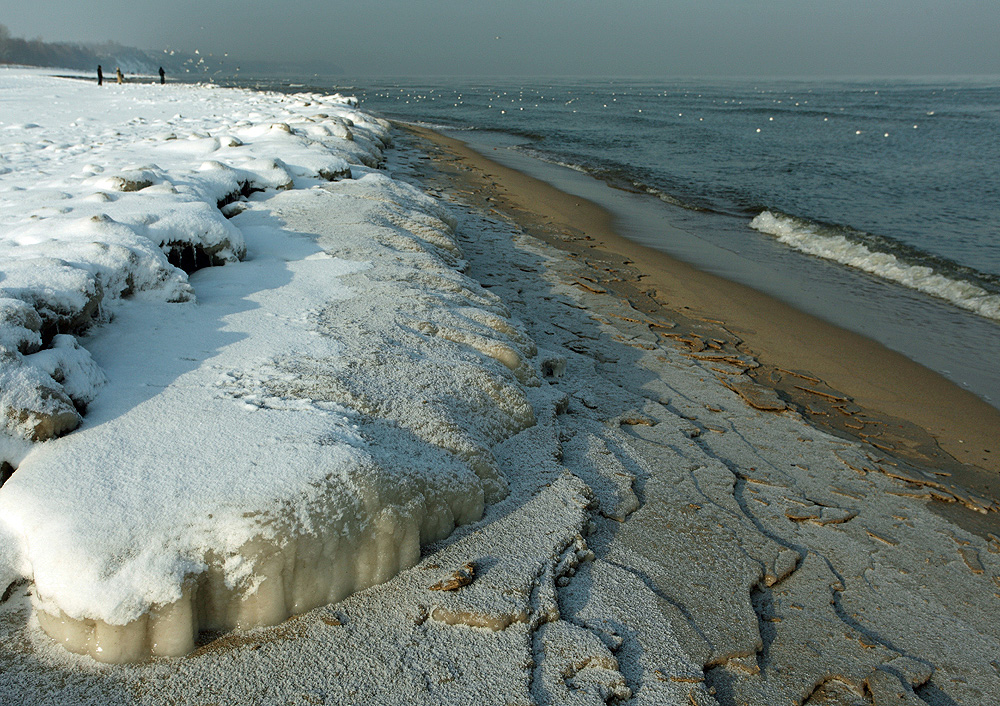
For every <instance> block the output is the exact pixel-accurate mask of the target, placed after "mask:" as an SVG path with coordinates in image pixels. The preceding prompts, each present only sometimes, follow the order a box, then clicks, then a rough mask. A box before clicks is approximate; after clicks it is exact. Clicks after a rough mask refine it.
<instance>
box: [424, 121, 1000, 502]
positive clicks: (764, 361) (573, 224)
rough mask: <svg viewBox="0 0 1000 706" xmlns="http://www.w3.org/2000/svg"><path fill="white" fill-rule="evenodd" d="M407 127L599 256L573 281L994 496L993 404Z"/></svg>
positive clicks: (550, 237)
mask: <svg viewBox="0 0 1000 706" xmlns="http://www.w3.org/2000/svg"><path fill="white" fill-rule="evenodd" d="M405 127H406V128H407V129H409V130H411V131H412V132H413V133H415V134H416V135H418V136H420V137H421V138H424V139H425V140H428V141H429V142H430V143H432V144H433V145H435V146H436V150H438V152H437V154H436V155H435V156H436V159H437V162H438V167H439V168H440V169H442V170H443V171H444V172H445V173H450V174H451V175H452V176H453V177H454V178H457V179H459V180H460V181H462V182H464V183H465V185H466V186H467V189H468V191H469V196H470V197H473V196H474V197H475V198H476V199H478V200H480V201H481V202H482V203H483V205H485V206H486V207H487V208H489V207H492V208H495V209H497V210H498V212H502V213H505V214H507V215H510V216H513V217H514V218H515V219H516V220H517V221H518V222H519V224H520V225H521V226H522V227H523V228H524V229H525V230H526V231H527V232H528V233H530V234H531V235H533V236H535V237H538V238H540V239H542V240H544V241H546V242H548V243H550V244H552V245H555V246H557V247H559V248H560V249H563V250H565V251H568V252H569V253H570V255H571V256H574V257H578V258H580V259H581V260H585V261H600V262H601V263H603V265H602V266H599V267H593V268H592V269H593V276H592V277H590V278H589V283H588V282H587V281H584V282H581V283H579V284H580V286H584V287H592V288H595V289H599V290H605V291H608V292H610V293H614V294H618V295H620V296H624V297H626V298H628V299H629V301H630V302H631V303H632V305H633V307H635V308H637V309H639V310H642V311H644V312H646V313H650V314H653V313H658V314H659V315H661V316H663V317H664V318H665V319H667V320H669V321H671V322H673V323H675V324H677V325H678V326H680V329H677V330H675V331H673V332H672V334H670V335H672V336H673V337H674V338H675V340H676V341H677V343H678V345H681V346H688V347H692V339H690V338H685V334H682V333H680V331H682V330H684V329H685V328H686V329H688V330H689V331H691V332H693V333H694V334H695V335H696V336H700V337H702V338H703V339H708V340H715V341H720V342H721V341H725V343H726V345H727V346H728V347H730V348H735V349H736V350H737V351H739V352H740V353H745V354H750V355H752V356H753V357H754V358H756V359H757V360H758V361H759V362H760V364H761V367H760V368H758V369H756V370H754V371H753V372H752V373H751V377H753V378H754V380H755V381H757V382H758V383H760V384H763V385H767V386H769V387H772V388H774V389H775V390H777V391H778V392H779V394H780V395H781V397H782V398H783V399H784V400H786V401H787V402H788V403H789V404H790V405H791V406H793V407H794V408H796V409H798V410H799V411H800V412H802V414H803V416H804V417H805V418H806V419H808V420H809V421H810V422H812V423H814V424H816V425H817V426H820V427H822V428H825V429H827V430H828V431H832V432H834V433H836V434H838V435H841V436H847V437H853V438H857V439H859V440H862V441H867V442H868V443H870V444H872V445H873V446H875V447H876V448H878V449H881V450H882V451H885V452H888V453H892V454H894V455H896V456H899V457H902V458H904V459H907V460H910V461H913V462H915V463H919V464H921V465H928V466H931V467H934V468H937V469H940V470H941V473H942V476H943V477H949V478H951V479H952V480H953V481H954V482H956V483H958V484H960V485H961V486H963V487H965V488H967V489H969V490H972V491H973V492H976V493H980V494H982V495H984V496H986V497H988V498H990V499H992V500H997V499H998V498H1000V444H998V436H1000V411H998V410H997V409H996V408H994V407H992V406H990V405H989V404H987V403H986V402H984V401H983V400H981V399H980V398H979V397H977V396H976V395H974V394H972V393H970V392H968V391H965V390H962V389H961V388H959V387H958V386H956V385H955V384H954V383H952V382H951V381H949V380H947V379H945V378H944V377H942V376H941V375H939V374H937V373H935V372H934V371H932V370H930V369H928V368H926V367H924V366H922V365H920V364H918V363H915V362H913V361H911V360H909V359H908V358H906V357H904V356H903V355H901V354H899V353H896V352H894V351H892V350H889V349H888V348H886V347H884V346H882V345H881V344H879V343H876V342H874V341H871V340H870V339H867V338H865V337H863V336H860V335H858V334H856V333H853V332H850V331H846V330H844V329H841V328H839V327H837V326H834V325H831V324H828V323H826V322H824V321H822V320H820V319H817V318H815V317H813V316H810V315H808V314H804V313H802V312H800V311H798V310H796V309H794V308H793V307H790V306H788V305H787V304H784V303H783V302H780V301H778V300H776V299H774V298H772V297H770V296H767V295H765V294H762V293H760V292H758V291H756V290H754V289H751V288H749V287H746V286H744V285H741V284H738V283H734V282H730V281H728V280H725V279H722V278H720V277H718V276H715V275H712V274H707V273H705V272H702V271H699V270H697V269H696V268H694V267H692V266H690V265H688V264H686V263H683V262H681V261H679V260H676V259H674V258H671V257H670V256H668V255H666V254H664V253H662V252H659V251H657V250H654V249H651V248H648V247H645V246H643V245H639V244H636V243H633V242H631V241H629V240H627V239H625V238H623V237H621V236H620V235H619V234H618V233H617V232H616V229H615V223H614V219H613V217H612V215H611V214H610V213H609V212H607V211H606V210H605V209H603V208H601V207H599V206H597V205H595V204H593V203H590V202H588V201H586V200H585V199H581V198H579V197H576V196H572V195H569V194H566V193H564V192H562V191H559V190H558V189H556V188H555V187H553V186H551V185H549V184H547V183H545V182H542V181H540V180H538V179H535V178H533V177H531V176H528V175H526V174H523V173H521V172H518V171H516V170H513V169H510V168H509V167H505V166H503V165H501V164H498V163H496V162H494V161H492V160H490V159H489V158H487V157H486V156H484V155H482V154H480V153H478V152H476V151H474V150H473V149H471V148H470V147H468V146H467V145H465V144H464V143H462V142H460V141H458V140H455V139H452V138H450V137H447V136H445V135H441V134H439V133H436V132H434V131H431V130H427V129H424V128H420V127H414V126H405ZM698 347H700V346H695V348H698ZM693 352H694V353H695V354H697V350H693ZM949 514H950V513H949ZM962 514H965V513H962Z"/></svg>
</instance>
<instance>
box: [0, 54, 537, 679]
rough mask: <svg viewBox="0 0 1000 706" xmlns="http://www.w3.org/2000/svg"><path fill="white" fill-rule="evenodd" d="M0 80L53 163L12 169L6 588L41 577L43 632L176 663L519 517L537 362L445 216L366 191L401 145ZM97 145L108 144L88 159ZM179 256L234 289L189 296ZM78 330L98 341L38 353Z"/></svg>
mask: <svg viewBox="0 0 1000 706" xmlns="http://www.w3.org/2000/svg"><path fill="white" fill-rule="evenodd" d="M0 85H2V95H4V96H5V113H4V115H5V116H7V115H10V114H11V113H8V112H6V110H7V107H8V104H12V105H13V106H16V107H17V108H18V109H19V110H24V109H25V106H24V105H21V103H20V102H18V101H24V102H25V104H30V105H32V106H33V107H34V108H35V109H36V110H38V111H39V112H37V113H36V114H35V115H34V116H33V118H32V119H33V120H34V121H35V123H36V124H41V125H42V126H41V127H38V128H33V130H34V132H35V133H36V134H35V135H34V136H33V137H34V138H35V139H36V140H38V139H40V138H42V137H43V136H46V135H47V136H48V137H47V138H45V139H53V140H54V139H56V138H58V139H59V140H60V141H61V143H63V144H64V147H63V148H61V153H62V154H63V155H65V158H64V159H63V161H62V162H59V161H57V160H56V159H55V158H54V157H53V156H52V155H47V156H46V159H45V160H43V159H42V158H41V157H39V156H30V155H31V150H30V148H29V147H28V146H27V145H25V148H24V150H23V151H24V152H28V153H29V156H23V155H22V156H21V157H18V156H17V155H18V150H13V154H14V155H15V156H14V157H8V158H5V159H6V160H8V161H9V163H11V164H12V165H13V166H14V167H16V168H15V169H13V170H12V171H11V172H9V173H6V174H3V175H2V176H0V179H2V180H3V181H0V184H2V187H0V188H2V191H0V199H2V201H0V218H2V219H3V221H2V223H3V225H4V231H3V233H4V237H3V239H2V240H0V268H2V271H0V277H2V279H0V290H2V291H0V297H2V298H0V316H2V317H3V319H2V321H3V322H4V324H3V325H2V326H0V341H2V342H3V345H4V350H3V356H4V357H3V359H2V364H0V379H2V382H3V387H2V394H0V402H2V404H3V411H4V414H5V417H6V419H7V422H6V424H7V433H6V435H5V439H6V442H5V444H4V445H2V446H0V452H3V453H4V460H5V461H7V462H9V463H10V465H11V466H14V467H16V472H15V473H14V474H13V476H12V477H11V478H10V479H9V480H8V481H7V482H6V483H5V484H4V485H3V486H2V488H0V583H2V586H0V592H2V589H5V588H7V586H8V585H9V584H10V583H11V582H12V581H13V580H15V579H17V578H22V577H23V578H25V579H29V580H31V581H32V582H33V583H34V589H33V593H34V598H33V601H34V605H35V608H36V614H37V616H38V620H39V623H40V625H41V627H42V628H43V629H44V630H45V632H47V633H48V634H49V635H50V636H52V637H53V638H55V639H56V640H57V641H58V642H60V643H61V644H63V645H64V646H65V647H66V648H68V649H69V650H71V651H73V652H82V653H87V654H90V655H91V656H93V657H95V658H96V659H98V660H100V661H105V662H134V661H141V660H144V659H147V658H149V657H151V656H176V655H182V654H186V653H187V652H189V651H191V650H192V649H193V648H194V646H195V644H196V640H197V636H198V634H199V633H200V632H202V631H228V630H233V629H247V628H250V627H255V626H261V625H273V624H275V623H278V622H281V621H283V620H285V619H286V618H287V617H288V616H290V615H292V614H296V613H301V612H304V611H307V610H310V609H312V608H314V607H316V606H319V605H322V604H325V603H330V602H335V601H339V600H341V599H343V598H344V597H346V596H348V595H349V594H351V593H353V592H355V591H357V590H359V589H363V588H366V587H369V586H372V585H374V584H378V583H381V582H383V581H386V580H388V579H389V578H391V577H392V576H394V575H395V574H396V573H398V572H399V571H400V570H401V569H404V568H407V567H409V566H412V565H413V564H415V563H416V562H417V561H418V559H419V557H420V546H421V545H422V544H425V543H427V542H432V541H436V540H440V539H442V538H444V537H446V536H447V535H449V534H450V533H451V532H452V531H453V529H454V528H455V527H456V526H457V525H461V524H466V523H469V522H472V521H475V520H477V519H479V518H480V517H481V515H482V513H483V509H484V506H485V503H487V502H495V501H497V500H499V499H501V498H502V497H504V495H505V494H506V492H507V481H506V479H505V478H504V477H503V474H502V473H501V472H500V471H499V470H498V468H497V465H496V460H495V458H494V454H493V448H494V447H495V446H496V445H497V444H499V443H501V442H503V441H504V440H505V439H507V438H509V437H511V436H512V435H514V434H516V433H518V432H520V431H521V430H523V429H525V428H528V427H530V426H531V425H533V424H534V423H535V416H534V411H533V408H532V405H531V403H530V402H529V401H528V398H527V396H526V392H525V390H526V389H527V388H528V387H530V386H532V385H537V384H538V379H537V375H536V373H535V370H534V368H533V363H532V360H533V357H534V355H535V348H534V344H533V343H532V342H531V340H530V339H529V338H528V337H527V335H526V334H524V332H523V331H522V330H521V329H520V327H519V326H518V325H517V323H516V322H514V321H513V320H511V318H510V315H509V312H508V311H507V309H506V307H505V306H504V305H503V304H502V303H501V302H500V301H499V299H497V298H496V297H495V296H493V295H491V294H490V293H489V292H488V291H486V290H485V289H483V288H482V287H480V286H479V284H478V283H476V282H475V281H473V280H470V279H469V278H467V277H465V276H464V275H462V274H461V273H460V271H459V270H460V269H461V267H462V266H463V264H464V261H463V260H462V259H461V252H460V250H459V248H458V247H457V245H456V243H455V242H454V240H453V237H452V228H453V220H452V219H451V218H450V216H449V215H448V213H447V212H446V211H445V210H444V209H443V208H442V207H441V206H439V205H438V204H437V203H436V202H435V201H434V200H433V199H432V198H430V197H429V196H427V195H425V194H423V193H421V192H420V191H418V190H417V189H416V188H414V187H412V186H409V185H407V184H404V183H401V182H398V181H394V180H393V179H391V178H389V177H388V176H386V175H384V174H381V173H379V172H377V171H376V170H375V169H374V167H375V166H377V165H378V164H379V163H380V161H381V160H382V156H381V149H382V148H383V147H384V146H385V145H386V144H388V133H387V131H386V126H385V125H384V124H383V123H381V122H379V121H376V120H375V119H373V118H369V117H367V116H365V115H363V114H361V113H359V112H357V111H356V110H355V109H354V108H353V101H351V100H350V99H344V98H341V97H338V96H333V97H330V96H317V95H308V96H302V95H300V96H278V95H270V94H257V93H251V92H244V91H221V90H217V89H214V88H211V87H206V86H173V87H167V88H166V89H163V92H162V93H156V95H155V96H150V91H159V90H160V89H161V88H162V87H156V88H153V87H150V86H126V87H112V89H111V90H110V91H107V92H98V93H95V92H94V90H95V89H94V88H93V87H92V86H89V85H85V84H77V83H75V82H70V81H60V80H57V79H50V78H46V77H43V76H41V75H39V74H37V73H31V72H20V73H19V72H16V71H4V72H0ZM42 93H45V94H54V95H57V96H59V97H60V101H58V104H59V105H63V104H64V103H66V104H70V105H72V106H73V108H70V110H73V111H74V112H73V114H76V113H78V112H84V111H87V113H88V115H89V117H87V118H78V119H75V120H74V121H73V122H72V123H71V125H70V128H66V127H65V125H63V124H60V121H59V119H58V118H59V116H58V115H53V114H50V113H47V112H45V111H42V110H41V107H42V105H43V104H42V101H41V99H40V95H41V94H42ZM8 96H16V98H13V97H8ZM91 103H96V104H97V105H91ZM164 103H166V105H164ZM122 111H126V112H127V113H128V114H130V115H134V116H135V117H133V118H131V120H129V121H128V122H127V123H126V124H127V127H125V128H123V127H122V126H121V125H118V126H115V125H114V124H115V121H114V120H113V119H110V118H105V119H103V120H102V119H100V118H98V117H97V116H98V115H100V114H106V115H113V114H115V113H120V112H122ZM177 111H180V112H181V113H183V114H184V115H185V116H188V117H184V118H182V117H180V115H179V114H178V115H174V117H173V118H169V117H167V118H164V117H161V116H162V115H164V114H168V113H169V114H174V113H176V112H177ZM13 112H16V111H13ZM232 116H243V117H240V118H239V119H235V118H234V117H232ZM84 123H85V124H86V125H87V126H88V129H90V130H95V129H96V130H102V131H104V133H103V134H108V135H113V136H114V137H115V138H116V139H115V140H114V141H113V142H114V143H115V149H114V150H105V151H102V150H99V149H93V148H92V149H87V147H88V146H89V145H91V144H95V143H94V142H93V141H92V140H91V141H88V142H87V143H84V144H79V145H76V144H74V143H73V140H74V138H75V137H76V135H75V133H74V130H73V129H71V128H73V127H74V126H75V125H78V124H84ZM0 127H4V126H0ZM23 129H24V128H23V127H16V128H12V129H8V130H6V133H7V134H8V135H9V134H19V133H20V131H22V130H23ZM168 130H169V132H167V131H168ZM78 152H82V154H78ZM5 154H6V152H5ZM19 158H20V159H23V162H15V160H16V159H19ZM208 158H210V159H208ZM127 159H132V160H134V162H135V164H138V165H145V166H126V165H125V164H124V163H123V160H127ZM82 162H86V164H85V165H83V166H80V163H82ZM365 165H370V166H365ZM31 169H36V170H37V173H36V174H35V176H34V181H35V182H36V183H35V184H34V185H30V184H29V183H28V179H29V177H28V176H26V172H30V170H31ZM43 169H44V171H45V172H46V175H45V178H41V177H42V174H41V172H42V171H43ZM50 172H51V176H49V173H50ZM53 190H57V191H58V192H59V195H58V197H55V200H56V201H57V202H58V203H60V204H61V206H60V208H59V209H57V210H55V211H51V212H49V211H45V212H44V213H43V212H42V211H43V210H44V208H45V207H43V206H41V205H40V204H42V203H43V202H48V201H50V200H52V199H53V197H52V194H51V192H52V191H53ZM255 191H259V192H261V193H260V194H257V195H251V197H250V198H249V199H248V198H247V194H251V192H255ZM237 203H238V204H239V208H238V209H230V215H232V218H231V219H227V218H226V217H224V216H223V215H222V213H221V212H220V204H221V207H222V208H229V207H230V205H235V204H237ZM18 205H19V206H20V208H18ZM25 209H27V210H25ZM26 213H27V215H26ZM184 248H196V249H198V251H199V252H201V253H202V256H203V257H204V259H206V262H205V264H208V265H211V264H216V265H217V264H223V263H224V264H225V266H224V267H208V268H207V269H200V270H199V271H197V272H195V273H194V274H192V275H190V276H189V275H188V274H186V273H185V272H183V271H181V270H180V269H178V268H176V267H174V266H173V265H172V264H170V262H168V258H167V253H170V252H171V251H172V250H176V249H181V250H183V249H184ZM56 255H58V257H56ZM241 260H242V262H241ZM95 301H96V302H97V307H96V309H95V310H94V311H88V309H87V308H88V307H89V306H91V305H92V304H93V302H95ZM69 319H73V320H74V321H79V323H78V324H75V325H74V326H73V327H71V330H72V331H73V332H74V333H75V334H77V335H78V336H79V335H82V334H83V333H84V332H85V331H86V332H88V333H87V335H86V336H85V337H81V338H77V337H75V336H74V335H70V334H69V333H53V334H51V335H46V334H45V330H46V327H47V326H53V325H54V326H55V327H56V329H58V330H60V331H61V330H64V327H66V326H68V324H67V323H66V321H67V320H69ZM53 322H56V323H53ZM92 323H98V324H100V325H99V326H96V327H88V326H89V325H90V324H92ZM81 344H82V345H81ZM19 410H30V411H31V412H32V413H35V414H34V416H31V415H30V414H27V415H21V416H18V415H19ZM60 415H61V416H60ZM22 417H24V418H23V419H22ZM43 417H44V419H45V420H48V424H49V427H51V428H45V429H41V430H40V431H39V427H40V424H41V422H40V421H39V420H40V419H43ZM81 422H82V423H81ZM32 424H35V426H34V427H32V426H31V425H32ZM56 424H58V425H59V426H58V427H56V426H55V425H56ZM78 424H79V425H80V427H79V429H78V430H77V431H75V432H74V433H72V434H69V435H67V436H61V435H62V434H64V433H65V432H67V431H69V430H71V429H72V428H74V427H75V426H77V425H78ZM59 437H61V438H59ZM44 439H48V440H47V441H44V443H34V444H32V443H30V442H37V441H40V440H44Z"/></svg>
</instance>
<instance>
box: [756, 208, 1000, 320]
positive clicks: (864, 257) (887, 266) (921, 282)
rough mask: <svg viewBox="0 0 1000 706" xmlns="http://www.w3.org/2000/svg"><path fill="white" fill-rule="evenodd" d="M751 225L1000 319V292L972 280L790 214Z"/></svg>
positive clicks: (767, 217) (807, 249)
mask: <svg viewBox="0 0 1000 706" xmlns="http://www.w3.org/2000/svg"><path fill="white" fill-rule="evenodd" d="M750 227H751V228H753V229H755V230H758V231H760V232H761V233H765V234H767V235H771V236H774V237H775V238H777V239H778V240H779V241H780V242H782V243H784V244H785V245H788V246H790V247H793V248H795V249H796V250H799V251H801V252H804V253H808V254H809V255H815V256H817V257H822V258H825V259H827V260H833V261H835V262H839V263H841V264H843V265H848V266H850V267H854V268H857V269H859V270H863V271H865V272H869V273H871V274H873V275H876V276H878V277H881V278H883V279H887V280H890V281H892V282H896V283H898V284H902V285H904V286H906V287H909V288H910V289H916V290H918V291H920V292H923V293H925V294H930V295H931V296H934V297H937V298H939V299H944V300H945V301H948V302H950V303H952V304H954V305H955V306H958V307H961V308H962V309H966V310H968V311H971V312H974V313H976V314H979V315H980V316H984V317H986V318H988V319H994V320H996V321H1000V295H996V294H993V293H991V292H988V291H986V290H985V289H983V288H982V287H978V286H976V285H974V284H972V283H971V282H965V281H962V280H957V279H951V278H950V277H946V276H945V275H942V274H940V273H938V272H935V271H934V270H933V269H932V268H930V267H926V266H922V265H908V264H906V263H905V262H902V261H900V260H899V259H898V258H897V257H896V256H894V255H892V254H890V253H884V252H872V251H871V250H869V249H868V248H866V247H865V246H864V245H861V244H860V243H854V242H852V241H850V240H848V239H847V238H845V237H844V236H842V235H823V234H821V233H819V232H818V229H817V227H816V226H815V225H811V224H809V223H806V222H804V221H801V220H799V219H797V218H792V217H790V216H784V215H776V214H774V213H771V212H770V211H764V212H763V213H761V214H760V215H758V216H756V217H755V218H754V219H753V220H752V221H750Z"/></svg>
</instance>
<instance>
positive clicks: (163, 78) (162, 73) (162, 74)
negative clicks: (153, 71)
mask: <svg viewBox="0 0 1000 706" xmlns="http://www.w3.org/2000/svg"><path fill="white" fill-rule="evenodd" d="M166 82H167V79H166V73H165V72H164V71H163V67H162V66H161V67H160V85H161V86H162V85H163V84H164V83H166Z"/></svg>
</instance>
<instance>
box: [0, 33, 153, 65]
mask: <svg viewBox="0 0 1000 706" xmlns="http://www.w3.org/2000/svg"><path fill="white" fill-rule="evenodd" d="M0 64H23V65H26V66H52V67H61V68H65V69H84V70H92V69H94V68H95V67H96V66H97V65H98V64H108V65H115V66H123V67H126V70H127V71H130V72H143V73H152V72H155V71H156V66H157V64H156V60H154V59H153V58H152V57H150V56H149V54H147V53H146V52H144V51H142V50H141V49H135V48H133V47H126V46H123V45H121V44H116V43H114V42H105V43H104V44H97V45H89V44H76V43H69V42H45V41H43V40H42V39H41V37H39V38H37V39H22V38H20V37H13V36H11V33H10V30H9V29H8V28H7V27H6V26H5V25H2V24H0Z"/></svg>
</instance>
